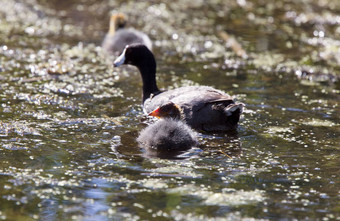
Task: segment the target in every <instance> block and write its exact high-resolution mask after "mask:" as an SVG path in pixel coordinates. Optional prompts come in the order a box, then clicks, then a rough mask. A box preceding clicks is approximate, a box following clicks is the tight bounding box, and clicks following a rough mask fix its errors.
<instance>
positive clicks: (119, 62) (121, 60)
mask: <svg viewBox="0 0 340 221" xmlns="http://www.w3.org/2000/svg"><path fill="white" fill-rule="evenodd" d="M125 51H126V48H125V49H124V51H123V53H122V54H121V55H119V57H118V58H117V59H116V60H115V61H114V62H113V67H119V66H121V65H122V64H124V61H125Z"/></svg>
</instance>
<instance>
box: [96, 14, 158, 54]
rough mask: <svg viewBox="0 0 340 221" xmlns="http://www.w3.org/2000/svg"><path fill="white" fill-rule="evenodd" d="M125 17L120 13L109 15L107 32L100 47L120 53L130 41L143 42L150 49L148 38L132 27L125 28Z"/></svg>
mask: <svg viewBox="0 0 340 221" xmlns="http://www.w3.org/2000/svg"><path fill="white" fill-rule="evenodd" d="M126 23H127V22H126V18H125V16H124V14H122V13H116V14H113V15H111V19H110V28H109V32H108V33H107V34H106V36H105V38H104V40H103V42H102V48H103V49H104V50H105V51H107V52H108V53H111V54H113V53H116V52H117V53H121V52H122V51H123V50H124V48H125V46H126V45H129V44H132V43H142V44H145V45H146V46H147V47H148V48H149V49H150V50H152V42H151V40H150V38H149V37H148V36H147V35H146V34H144V33H142V32H140V31H137V30H135V29H133V28H129V29H126V28H125V26H126Z"/></svg>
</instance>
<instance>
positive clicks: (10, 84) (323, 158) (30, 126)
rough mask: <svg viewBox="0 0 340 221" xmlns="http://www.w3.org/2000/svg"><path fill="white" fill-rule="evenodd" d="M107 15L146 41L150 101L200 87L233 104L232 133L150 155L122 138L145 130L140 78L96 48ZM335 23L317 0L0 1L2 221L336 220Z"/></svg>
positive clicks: (339, 54)
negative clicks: (162, 93) (158, 90)
mask: <svg viewBox="0 0 340 221" xmlns="http://www.w3.org/2000/svg"><path fill="white" fill-rule="evenodd" d="M111 10H113V11H121V12H124V13H126V14H127V15H128V16H129V18H130V20H129V21H130V25H131V26H133V27H136V28H138V29H140V30H142V31H144V32H146V33H148V34H149V35H150V37H151V38H152V40H153V41H154V44H155V46H154V48H155V49H154V54H155V56H156V60H157V63H158V75H157V80H158V83H159V86H160V87H162V88H174V87H179V86H185V85H210V86H213V87H215V88H218V89H220V90H224V91H227V92H228V93H230V94H231V95H233V96H235V98H236V99H237V100H239V101H241V102H244V103H245V104H246V110H245V112H244V114H243V118H242V119H241V122H240V126H239V128H238V131H237V133H230V134H224V135H221V134H214V135H212V134H200V135H199V140H200V143H201V145H200V146H199V147H197V148H194V149H192V150H190V151H189V152H187V153H185V154H183V156H181V157H180V159H161V158H150V157H148V156H147V153H145V152H144V151H143V149H141V148H139V146H138V143H137V142H136V140H135V139H136V137H137V136H138V133H139V131H140V130H141V129H143V128H144V127H145V126H146V124H147V123H148V121H145V117H144V115H143V113H142V109H141V106H140V103H141V86H142V85H141V79H140V76H139V74H138V72H137V70H136V69H135V68H133V67H125V68H119V69H113V68H112V61H113V59H114V56H111V57H110V56H106V55H105V54H104V52H103V51H102V49H101V48H100V43H101V39H102V38H103V37H104V35H105V33H106V31H107V26H108V20H109V14H110V11H111ZM339 11H340V4H339V2H338V1H327V0H324V1H314V0H308V1H300V2H291V1H279V2H278V1H276V2H275V3H268V2H266V1H256V0H254V1H227V2H226V1H219V0H216V1H209V3H206V2H204V1H192V0H190V1H187V0H180V1H175V2H173V3H162V1H152V2H150V1H138V2H133V1H105V2H102V1H95V0H91V1H82V3H80V2H79V1H43V0H40V1H39V0H29V1H20V0H19V1H12V0H7V1H6V2H3V3H2V5H1V8H0V18H1V19H0V39H1V43H0V83H1V84H0V91H1V93H0V96H1V99H0V102H1V106H0V120H1V121H0V138H1V140H0V144H1V145H0V193H1V194H0V196H1V197H0V219H3V220H72V219H76V220H139V219H141V220H209V219H211V220H228V219H229V220H239V219H248V218H249V219H264V220H266V219H282V220H287V219H288V220H290V219H299V220H303V219H312V220H334V219H335V220H336V219H339V217H340V204H339V202H340V188H339V186H340V179H339V171H340V160H339V157H340V145H339V143H340V138H339V137H340V127H339V124H340V119H339V115H340V111H339V110H340V108H339V100H340V96H339V90H340V84H339V80H338V79H339V76H340V60H339V58H340V41H339V39H340V29H339V25H340V15H339ZM222 33H226V34H227V36H228V37H229V38H228V39H226V38H224V37H223V36H225V35H223V34H222ZM233 42H237V45H239V46H240V47H241V49H238V50H237V47H235V43H233ZM233 46H234V47H233ZM235 48H236V49H235Z"/></svg>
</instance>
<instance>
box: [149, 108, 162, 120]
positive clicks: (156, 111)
mask: <svg viewBox="0 0 340 221" xmlns="http://www.w3.org/2000/svg"><path fill="white" fill-rule="evenodd" d="M160 115H161V113H160V112H159V108H157V109H156V110H154V111H152V112H151V113H149V116H153V117H158V118H161V116H160Z"/></svg>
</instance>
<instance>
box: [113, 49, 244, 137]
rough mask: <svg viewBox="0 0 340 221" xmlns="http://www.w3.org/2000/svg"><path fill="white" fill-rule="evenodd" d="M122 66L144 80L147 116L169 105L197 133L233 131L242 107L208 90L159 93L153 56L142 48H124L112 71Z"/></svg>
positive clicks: (193, 89)
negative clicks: (135, 70) (175, 107)
mask: <svg viewBox="0 0 340 221" xmlns="http://www.w3.org/2000/svg"><path fill="white" fill-rule="evenodd" d="M123 64H130V65H133V66H136V67H137V68H138V69H139V71H140V74H141V76H142V80H143V108H144V112H146V113H149V112H150V111H152V110H154V109H155V108H156V107H158V106H161V105H163V104H165V103H167V102H169V101H171V102H173V103H176V104H177V105H178V106H180V108H181V110H182V111H183V118H184V120H185V122H186V123H187V124H188V125H189V126H191V127H192V128H194V129H196V130H202V131H206V132H225V131H228V130H231V129H236V128H237V125H238V122H239V119H240V115H241V113H242V111H243V106H244V104H243V103H239V102H235V101H234V100H233V98H232V97H231V96H230V95H228V94H226V93H224V92H222V91H220V90H217V89H214V88H212V87H208V86H186V87H180V88H176V89H173V90H168V91H160V90H159V89H158V87H157V84H156V61H155V58H154V56H153V54H152V52H151V51H150V50H149V49H148V48H147V47H146V46H145V45H143V44H132V45H127V46H126V47H125V49H124V51H123V52H122V54H121V55H120V56H119V57H118V58H117V59H116V60H115V61H114V67H118V66H120V65H123Z"/></svg>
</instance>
